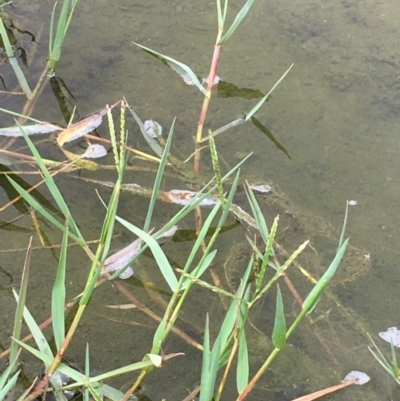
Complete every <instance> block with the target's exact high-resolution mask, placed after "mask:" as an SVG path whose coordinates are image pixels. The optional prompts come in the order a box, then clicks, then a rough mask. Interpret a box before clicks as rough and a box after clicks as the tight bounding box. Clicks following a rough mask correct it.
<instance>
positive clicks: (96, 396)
mask: <svg viewBox="0 0 400 401" xmlns="http://www.w3.org/2000/svg"><path fill="white" fill-rule="evenodd" d="M83 384H84V385H85V387H86V389H85V392H86V391H88V392H90V394H92V396H93V399H94V400H95V401H103V397H102V396H101V393H100V392H101V387H102V386H100V392H98V391H97V389H95V388H94V387H93V386H92V384H91V383H90V382H89V381H88V379H87V378H86V377H83Z"/></svg>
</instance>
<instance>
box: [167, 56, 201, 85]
mask: <svg viewBox="0 0 400 401" xmlns="http://www.w3.org/2000/svg"><path fill="white" fill-rule="evenodd" d="M167 64H168V65H169V66H170V68H171V70H173V71H175V72H176V73H177V74H178V75H180V76H181V78H182V79H183V81H184V82H185V84H186V85H196V83H195V82H194V79H193V78H192V77H191V76H190V74H189V73H188V72H187V71H185V70H184V69H183V68H182V67H180V66H179V65H178V64H175V63H171V62H169V61H167ZM183 65H184V64H183ZM185 67H186V68H189V67H187V66H185Z"/></svg>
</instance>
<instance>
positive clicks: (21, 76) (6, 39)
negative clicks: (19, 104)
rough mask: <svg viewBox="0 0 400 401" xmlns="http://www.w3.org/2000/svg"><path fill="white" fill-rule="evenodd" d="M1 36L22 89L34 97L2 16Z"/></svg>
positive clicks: (27, 95) (28, 95)
mask: <svg viewBox="0 0 400 401" xmlns="http://www.w3.org/2000/svg"><path fill="white" fill-rule="evenodd" d="M0 36H1V39H2V41H3V44H4V48H5V50H6V53H7V57H8V61H9V62H10V64H11V67H12V69H13V70H14V73H15V76H16V77H17V80H18V83H19V84H20V86H21V89H22V90H23V91H24V92H25V94H26V97H27V98H28V99H29V98H31V97H32V91H31V89H30V87H29V84H28V81H27V79H26V77H25V74H24V73H23V71H22V69H21V67H20V65H19V64H18V60H17V58H16V57H15V54H14V50H13V48H12V46H11V43H10V39H9V37H8V35H7V31H6V28H5V26H4V22H3V19H2V18H0Z"/></svg>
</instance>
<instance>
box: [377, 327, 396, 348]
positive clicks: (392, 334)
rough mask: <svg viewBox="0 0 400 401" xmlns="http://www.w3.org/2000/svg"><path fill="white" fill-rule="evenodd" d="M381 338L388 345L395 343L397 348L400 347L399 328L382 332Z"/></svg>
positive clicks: (390, 328) (391, 328)
mask: <svg viewBox="0 0 400 401" xmlns="http://www.w3.org/2000/svg"><path fill="white" fill-rule="evenodd" d="M379 337H380V338H382V339H383V340H385V341H387V342H388V343H393V345H394V346H395V347H400V330H398V328H397V327H389V328H388V329H387V330H386V331H381V332H380V333H379Z"/></svg>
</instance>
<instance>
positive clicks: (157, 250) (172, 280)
mask: <svg viewBox="0 0 400 401" xmlns="http://www.w3.org/2000/svg"><path fill="white" fill-rule="evenodd" d="M116 219H117V220H118V221H119V222H120V223H121V224H122V225H123V226H124V227H126V228H127V229H128V230H129V231H131V232H132V233H134V234H135V235H136V236H138V237H139V238H141V239H142V240H143V241H144V242H145V243H146V244H147V245H148V246H149V248H150V249H151V251H152V253H153V256H154V258H155V260H156V262H157V264H158V267H159V269H160V271H161V273H162V275H163V277H164V279H165V281H166V282H167V283H168V285H169V288H170V289H171V291H175V290H176V289H177V287H178V280H177V279H176V276H175V273H174V271H173V269H172V267H171V265H170V263H169V261H168V259H167V257H166V256H165V253H164V252H163V250H162V249H161V247H160V245H159V244H158V242H157V241H156V240H155V239H154V238H153V237H152V236H150V235H149V234H147V233H146V232H144V231H143V230H141V229H140V228H139V227H136V226H135V225H133V224H132V223H129V222H128V221H126V220H124V219H122V218H120V217H118V216H116Z"/></svg>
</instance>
